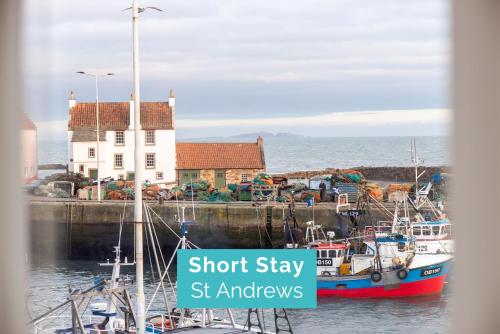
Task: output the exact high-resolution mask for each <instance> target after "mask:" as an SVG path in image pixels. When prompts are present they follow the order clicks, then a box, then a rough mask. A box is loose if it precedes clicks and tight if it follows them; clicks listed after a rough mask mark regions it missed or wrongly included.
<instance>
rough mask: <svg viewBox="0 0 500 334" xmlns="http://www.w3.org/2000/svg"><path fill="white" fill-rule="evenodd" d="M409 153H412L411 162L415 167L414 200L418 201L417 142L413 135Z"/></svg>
mask: <svg viewBox="0 0 500 334" xmlns="http://www.w3.org/2000/svg"><path fill="white" fill-rule="evenodd" d="M411 153H412V160H413V164H414V167H415V200H416V201H417V203H418V156H417V144H416V141H415V137H413V138H412V141H411Z"/></svg>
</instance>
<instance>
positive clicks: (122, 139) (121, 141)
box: [115, 131, 125, 146]
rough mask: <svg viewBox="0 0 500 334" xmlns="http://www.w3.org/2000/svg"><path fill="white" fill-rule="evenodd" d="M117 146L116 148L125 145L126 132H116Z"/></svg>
mask: <svg viewBox="0 0 500 334" xmlns="http://www.w3.org/2000/svg"><path fill="white" fill-rule="evenodd" d="M115 145H116V146H123V145H125V132H123V131H115Z"/></svg>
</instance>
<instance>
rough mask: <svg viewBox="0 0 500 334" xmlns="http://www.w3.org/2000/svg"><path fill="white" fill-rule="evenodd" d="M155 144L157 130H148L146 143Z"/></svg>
mask: <svg viewBox="0 0 500 334" xmlns="http://www.w3.org/2000/svg"><path fill="white" fill-rule="evenodd" d="M154 144H155V130H146V145H154Z"/></svg>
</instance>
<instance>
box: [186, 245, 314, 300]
mask: <svg viewBox="0 0 500 334" xmlns="http://www.w3.org/2000/svg"><path fill="white" fill-rule="evenodd" d="M177 307H182V308H227V307H230V308H281V307H283V308H315V307H316V252H315V251H314V250H308V249H181V250H179V251H178V255H177Z"/></svg>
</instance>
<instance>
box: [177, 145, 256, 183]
mask: <svg viewBox="0 0 500 334" xmlns="http://www.w3.org/2000/svg"><path fill="white" fill-rule="evenodd" d="M176 156H177V167H176V169H177V180H178V182H179V183H180V184H182V183H185V182H189V181H191V180H193V181H197V180H199V179H203V180H207V181H208V182H209V183H211V184H212V185H214V186H215V187H216V188H223V187H225V186H226V185H228V184H230V183H240V182H244V181H252V179H253V178H254V177H255V176H256V175H257V174H259V173H262V172H264V171H265V170H266V163H265V158H264V141H263V139H262V138H261V137H259V138H258V139H257V141H256V142H254V143H177V144H176Z"/></svg>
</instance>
